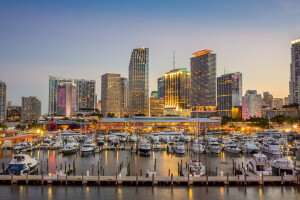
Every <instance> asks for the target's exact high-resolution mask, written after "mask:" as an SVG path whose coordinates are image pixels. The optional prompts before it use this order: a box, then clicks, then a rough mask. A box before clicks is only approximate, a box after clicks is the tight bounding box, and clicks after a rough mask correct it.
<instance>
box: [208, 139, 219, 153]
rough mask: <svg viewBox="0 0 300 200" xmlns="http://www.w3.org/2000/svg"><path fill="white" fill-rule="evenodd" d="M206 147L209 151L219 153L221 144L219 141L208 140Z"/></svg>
mask: <svg viewBox="0 0 300 200" xmlns="http://www.w3.org/2000/svg"><path fill="white" fill-rule="evenodd" d="M208 149H209V150H210V152H211V153H221V146H220V144H219V142H216V141H210V142H209V143H208Z"/></svg>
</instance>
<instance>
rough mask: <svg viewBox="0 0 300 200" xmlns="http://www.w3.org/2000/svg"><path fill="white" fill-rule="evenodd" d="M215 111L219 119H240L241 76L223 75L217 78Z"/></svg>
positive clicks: (233, 74) (235, 74)
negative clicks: (225, 117)
mask: <svg viewBox="0 0 300 200" xmlns="http://www.w3.org/2000/svg"><path fill="white" fill-rule="evenodd" d="M217 100H218V101H217V110H218V115H219V116H221V117H224V116H227V117H242V74H241V73H240V72H236V73H230V74H224V75H222V76H220V77H218V78H217Z"/></svg>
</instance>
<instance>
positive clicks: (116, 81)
mask: <svg viewBox="0 0 300 200" xmlns="http://www.w3.org/2000/svg"><path fill="white" fill-rule="evenodd" d="M121 101H122V97H121V75H120V74H113V73H106V74H103V75H102V77H101V109H102V114H103V116H104V117H106V116H107V114H108V113H113V114H114V115H115V117H121V111H122V108H121V104H122V102H121Z"/></svg>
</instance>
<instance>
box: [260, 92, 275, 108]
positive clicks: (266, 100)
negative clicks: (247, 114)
mask: <svg viewBox="0 0 300 200" xmlns="http://www.w3.org/2000/svg"><path fill="white" fill-rule="evenodd" d="M272 100H273V95H272V94H270V93H269V92H263V99H262V103H263V106H266V107H270V108H271V107H272Z"/></svg>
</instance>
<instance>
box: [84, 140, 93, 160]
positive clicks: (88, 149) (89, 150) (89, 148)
mask: <svg viewBox="0 0 300 200" xmlns="http://www.w3.org/2000/svg"><path fill="white" fill-rule="evenodd" d="M95 149H96V145H95V143H94V142H93V140H86V141H85V143H84V144H83V146H82V147H81V155H82V156H85V155H91V154H93V153H94V152H95Z"/></svg>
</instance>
